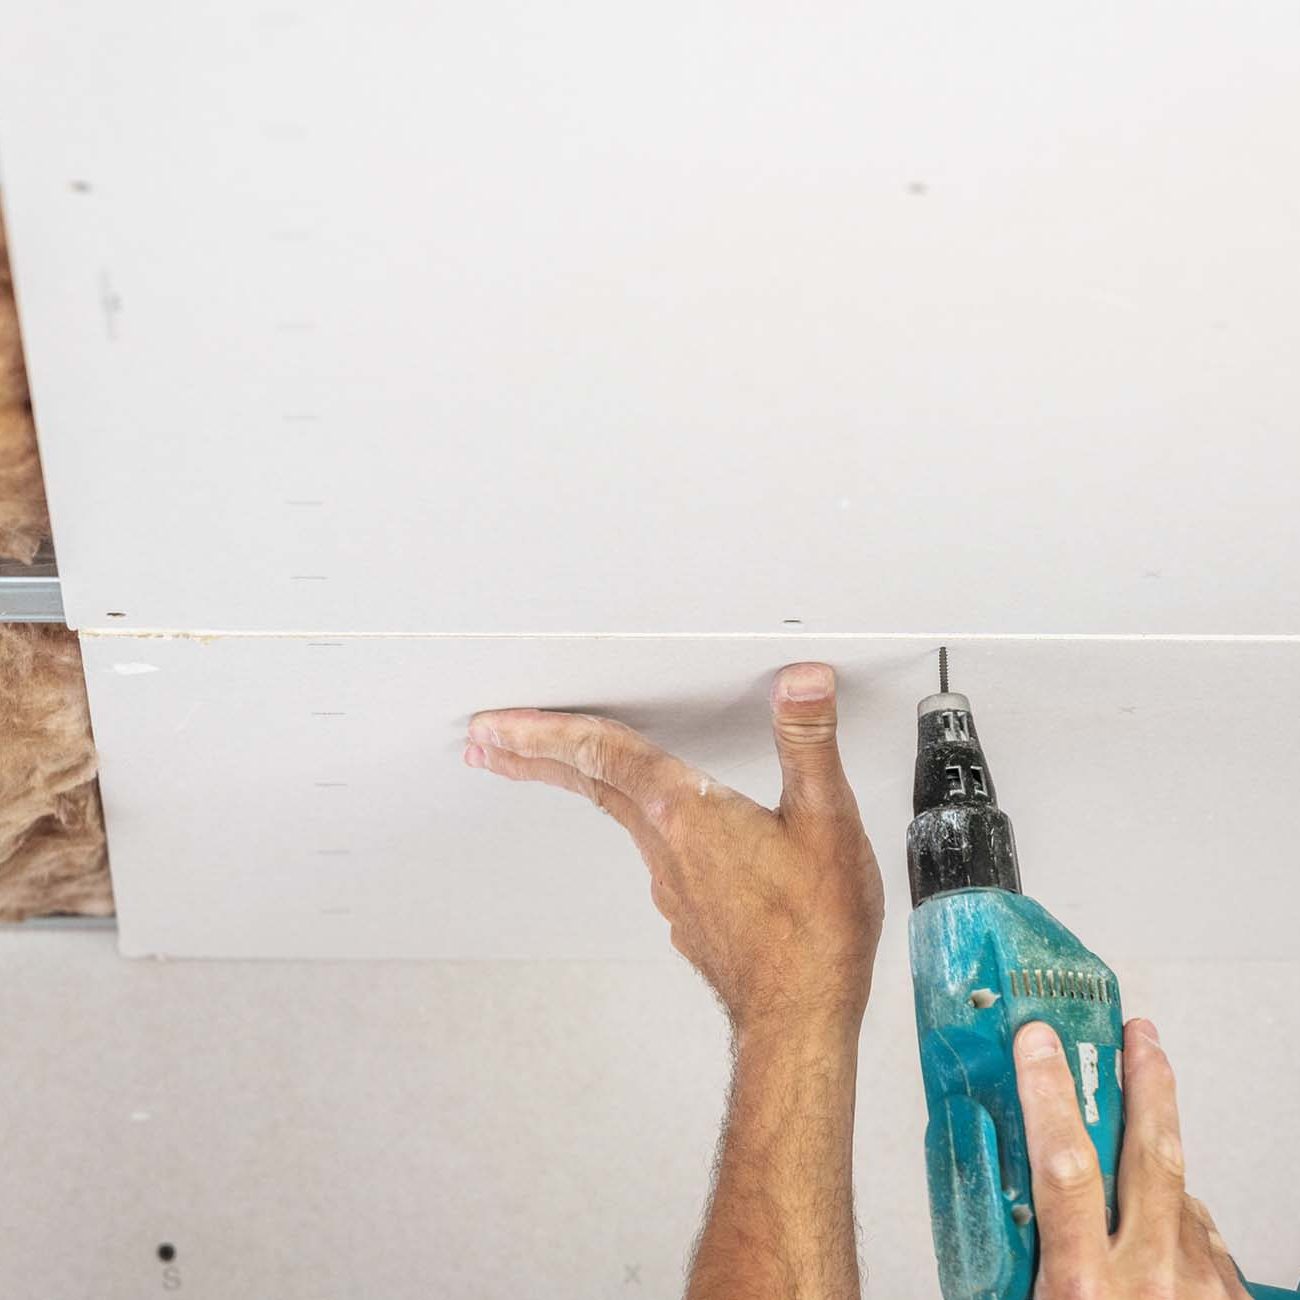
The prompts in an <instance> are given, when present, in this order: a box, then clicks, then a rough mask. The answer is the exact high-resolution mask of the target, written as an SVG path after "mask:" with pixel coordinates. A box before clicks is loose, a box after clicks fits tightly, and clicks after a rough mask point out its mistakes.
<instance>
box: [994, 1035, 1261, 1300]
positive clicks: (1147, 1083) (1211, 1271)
mask: <svg viewBox="0 0 1300 1300" xmlns="http://www.w3.org/2000/svg"><path fill="white" fill-rule="evenodd" d="M1015 1054H1016V1078H1017V1083H1018V1086H1019V1090H1020V1104H1021V1107H1022V1108H1023V1110H1024V1114H1025V1137H1026V1140H1027V1142H1028V1146H1029V1166H1030V1171H1031V1175H1032V1178H1033V1190H1034V1212H1035V1214H1036V1216H1037V1219H1038V1233H1039V1244H1040V1254H1039V1264H1038V1281H1037V1284H1036V1286H1035V1289H1034V1297H1035V1300H1066V1298H1067V1297H1068V1300H1085V1298H1086V1300H1129V1297H1132V1296H1152V1297H1155V1296H1160V1297H1165V1298H1166V1300H1249V1296H1248V1294H1247V1292H1246V1289H1245V1288H1244V1287H1243V1286H1242V1285H1241V1282H1240V1280H1239V1279H1238V1277H1237V1270H1236V1268H1235V1267H1234V1266H1233V1263H1232V1259H1231V1257H1230V1256H1229V1254H1228V1248H1227V1246H1226V1245H1225V1244H1224V1241H1223V1238H1222V1237H1220V1236H1219V1233H1218V1230H1217V1229H1216V1228H1215V1226H1214V1221H1213V1220H1212V1219H1211V1218H1210V1214H1209V1211H1208V1210H1207V1209H1206V1208H1205V1206H1204V1205H1202V1204H1201V1202H1200V1201H1198V1200H1195V1199H1194V1198H1193V1197H1190V1196H1188V1195H1187V1194H1186V1191H1185V1190H1184V1182H1183V1147H1182V1141H1181V1138H1180V1136H1179V1127H1178V1104H1177V1099H1176V1097H1175V1092H1174V1075H1173V1071H1172V1070H1171V1069H1170V1066H1169V1059H1168V1057H1166V1055H1165V1052H1164V1048H1162V1047H1161V1046H1160V1039H1159V1036H1158V1034H1157V1033H1156V1028H1155V1026H1154V1025H1153V1024H1152V1023H1151V1022H1150V1021H1149V1020H1130V1021H1129V1022H1128V1024H1126V1025H1125V1026H1124V1057H1123V1070H1124V1073H1123V1079H1124V1125H1125V1129H1124V1146H1123V1149H1122V1150H1121V1152H1120V1163H1119V1175H1118V1185H1117V1188H1116V1192H1117V1200H1118V1202H1119V1231H1118V1232H1116V1233H1115V1234H1114V1235H1113V1236H1110V1235H1108V1234H1107V1231H1106V1206H1105V1200H1104V1197H1103V1194H1102V1184H1101V1170H1100V1167H1099V1165H1098V1163H1097V1153H1096V1151H1095V1150H1094V1149H1093V1146H1092V1143H1091V1142H1090V1141H1089V1140H1088V1135H1087V1131H1086V1130H1085V1128H1084V1125H1083V1119H1082V1117H1081V1116H1080V1114H1079V1104H1078V1101H1077V1100H1076V1097H1075V1090H1074V1080H1073V1077H1072V1075H1071V1073H1070V1067H1069V1065H1068V1064H1067V1063H1066V1059H1065V1054H1064V1053H1063V1052H1062V1050H1061V1043H1060V1039H1059V1038H1058V1037H1057V1036H1056V1034H1055V1032H1054V1031H1053V1030H1052V1029H1051V1028H1050V1026H1048V1025H1045V1024H1043V1023H1041V1022H1037V1021H1036V1022H1034V1023H1032V1024H1028V1025H1025V1026H1024V1027H1023V1028H1022V1029H1021V1030H1020V1032H1019V1033H1018V1034H1017V1035H1016V1045H1015Z"/></svg>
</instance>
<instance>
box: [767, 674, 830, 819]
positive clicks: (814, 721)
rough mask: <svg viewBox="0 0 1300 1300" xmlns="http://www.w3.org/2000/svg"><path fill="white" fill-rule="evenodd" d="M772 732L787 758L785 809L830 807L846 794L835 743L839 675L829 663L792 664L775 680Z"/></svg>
mask: <svg viewBox="0 0 1300 1300" xmlns="http://www.w3.org/2000/svg"><path fill="white" fill-rule="evenodd" d="M772 730H773V733H774V734H775V736H776V752H777V756H778V757H779V758H780V760H781V776H782V778H783V788H782V791H781V808H782V810H791V811H794V810H799V809H815V808H824V807H826V806H827V805H829V804H834V803H838V802H839V801H840V800H841V799H842V798H843V795H844V789H845V780H844V769H843V767H841V766H840V751H839V747H838V746H837V745H836V743H835V673H834V672H833V671H832V669H831V667H830V665H828V664H816V663H803V664H787V665H786V666H785V667H784V668H782V669H781V671H780V672H779V673H777V675H776V677H775V678H774V679H773V681H772Z"/></svg>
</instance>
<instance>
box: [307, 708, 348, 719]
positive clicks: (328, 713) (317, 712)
mask: <svg viewBox="0 0 1300 1300" xmlns="http://www.w3.org/2000/svg"><path fill="white" fill-rule="evenodd" d="M311 716H312V717H313V718H346V717H347V716H348V715H347V714H346V713H344V712H343V710H342V709H339V710H337V711H335V710H333V709H313V710H312V711H311Z"/></svg>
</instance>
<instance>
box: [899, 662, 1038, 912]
mask: <svg viewBox="0 0 1300 1300" xmlns="http://www.w3.org/2000/svg"><path fill="white" fill-rule="evenodd" d="M946 659H947V656H946V655H945V656H944V660H945V663H944V667H945V668H946V667H947V663H946ZM943 677H945V678H946V677H947V673H946V672H945V673H943ZM941 685H943V686H944V687H945V688H946V686H947V682H946V681H941ZM916 712H917V723H916V725H917V742H916V784H915V786H914V787H913V794H912V811H913V812H914V813H915V818H914V820H913V821H912V824H911V825H910V826H909V827H908V830H907V872H908V877H909V879H910V881H911V886H912V906H913V907H919V906H920V904H921V903H923V902H925V900H926V899H927V898H932V897H933V896H934V895H935V894H941V893H944V892H946V891H948V890H952V889H972V888H977V887H982V886H984V887H992V888H996V889H1005V890H1007V891H1008V892H1009V893H1013V894H1018V893H1020V869H1019V867H1018V865H1017V863H1016V842H1015V836H1014V834H1013V833H1012V830H1011V819H1010V818H1009V817H1008V816H1007V815H1006V813H1004V812H1003V811H1002V810H1001V809H1000V808H999V807H998V803H997V794H996V792H995V790H994V788H993V777H992V775H991V773H990V772H989V765H988V761H987V760H986V759H985V757H984V751H983V749H982V748H981V746H980V740H979V735H978V733H977V732H976V730H975V719H974V718H973V717H972V715H971V708H970V700H968V699H967V698H966V696H964V695H962V694H960V693H959V692H957V691H949V690H947V689H944V690H941V691H940V692H939V693H938V694H937V695H927V696H926V697H925V699H923V700H922V701H921V702H920V704H918V705H917V708H916Z"/></svg>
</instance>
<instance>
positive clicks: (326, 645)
mask: <svg viewBox="0 0 1300 1300" xmlns="http://www.w3.org/2000/svg"><path fill="white" fill-rule="evenodd" d="M307 645H308V646H309V647H314V648H316V649H319V650H341V649H342V648H343V642H342V641H308V642H307Z"/></svg>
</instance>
